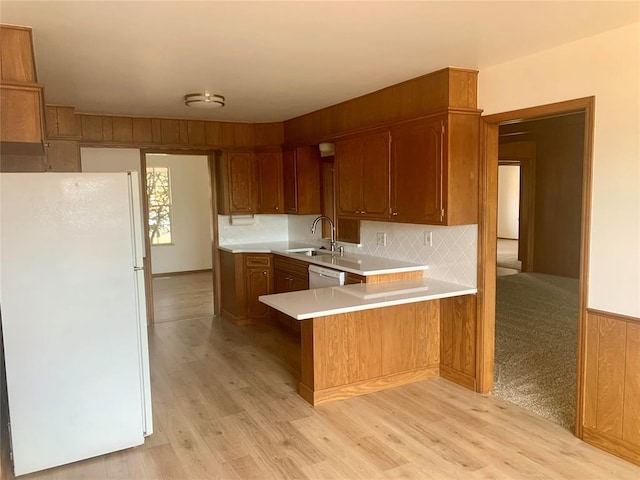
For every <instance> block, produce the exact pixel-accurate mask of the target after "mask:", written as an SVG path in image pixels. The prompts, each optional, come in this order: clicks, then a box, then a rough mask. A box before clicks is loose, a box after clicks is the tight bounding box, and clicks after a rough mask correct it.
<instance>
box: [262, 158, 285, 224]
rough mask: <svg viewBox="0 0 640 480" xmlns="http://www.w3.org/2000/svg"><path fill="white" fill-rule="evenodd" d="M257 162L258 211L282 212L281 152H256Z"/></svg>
mask: <svg viewBox="0 0 640 480" xmlns="http://www.w3.org/2000/svg"><path fill="white" fill-rule="evenodd" d="M257 164H258V178H259V182H258V183H259V194H260V195H259V201H258V212H260V213H284V207H283V191H282V177H283V172H282V153H280V152H264V153H258V155H257Z"/></svg>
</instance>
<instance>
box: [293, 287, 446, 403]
mask: <svg viewBox="0 0 640 480" xmlns="http://www.w3.org/2000/svg"><path fill="white" fill-rule="evenodd" d="M439 306H440V302H439V301H438V300H434V301H429V302H420V303H411V304H407V305H396V306H391V307H385V308H379V309H374V310H364V311H360V312H350V313H344V314H339V315H328V316H325V317H319V318H314V319H312V320H305V321H303V322H302V331H301V341H302V365H301V370H302V371H301V382H300V387H299V392H300V395H302V396H303V397H304V398H305V399H306V400H307V401H309V402H310V403H312V404H314V405H318V404H320V403H325V402H330V401H334V400H340V399H345V398H349V397H353V396H357V395H363V394H366V393H370V392H374V391H378V390H382V389H384V388H390V387H394V386H397V385H402V384H404V383H409V382H414V381H417V380H421V379H423V378H427V377H430V376H436V375H437V374H438V361H439V357H440V349H439V338H440V332H439V330H440V325H439V320H438V317H439Z"/></svg>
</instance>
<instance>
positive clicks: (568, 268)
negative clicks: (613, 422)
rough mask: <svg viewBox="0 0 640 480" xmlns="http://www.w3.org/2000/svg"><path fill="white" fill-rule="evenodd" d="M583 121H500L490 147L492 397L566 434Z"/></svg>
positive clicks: (570, 424) (578, 116) (571, 400)
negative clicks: (495, 162) (495, 171)
mask: <svg viewBox="0 0 640 480" xmlns="http://www.w3.org/2000/svg"><path fill="white" fill-rule="evenodd" d="M584 120H585V118H584V112H578V113H573V114H569V115H559V116H555V117H551V118H541V119H532V120H526V121H522V122H519V123H510V124H505V125H500V129H499V150H498V159H499V175H498V197H499V198H498V225H497V235H498V237H499V238H498V248H497V259H496V265H497V272H496V274H497V277H496V325H495V370H494V390H493V395H494V396H497V397H500V398H503V399H505V400H507V401H509V402H512V403H515V404H517V405H519V406H521V407H523V408H525V409H527V410H529V411H531V412H533V413H535V414H538V415H540V416H542V417H545V418H547V419H549V420H550V421H552V422H555V423H557V424H559V425H561V426H563V427H565V428H567V429H570V430H573V428H574V426H575V413H576V375H577V349H578V347H577V346H578V323H579V295H580V284H579V277H580V258H581V250H580V249H581V228H582V227H581V226H582V189H583V182H582V178H583V163H584ZM502 166H509V167H512V168H511V169H510V170H507V169H504V170H501V169H500V167H502ZM502 182H504V183H505V184H502ZM507 182H510V184H509V185H506V183H507Z"/></svg>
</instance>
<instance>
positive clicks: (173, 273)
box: [151, 268, 213, 278]
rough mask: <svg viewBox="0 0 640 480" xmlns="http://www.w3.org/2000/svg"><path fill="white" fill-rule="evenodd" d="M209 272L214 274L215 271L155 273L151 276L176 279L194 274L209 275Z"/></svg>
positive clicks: (209, 269) (207, 269)
mask: <svg viewBox="0 0 640 480" xmlns="http://www.w3.org/2000/svg"><path fill="white" fill-rule="evenodd" d="M207 272H211V273H213V269H211V268H205V269H204V270H185V271H183V272H167V273H153V274H152V275H151V276H152V277H153V278H156V277H175V276H178V275H190V274H192V273H207Z"/></svg>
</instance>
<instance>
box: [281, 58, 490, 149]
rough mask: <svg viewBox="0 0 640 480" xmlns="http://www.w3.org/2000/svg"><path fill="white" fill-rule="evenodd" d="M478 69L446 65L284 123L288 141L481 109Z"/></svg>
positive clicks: (313, 140)
mask: <svg viewBox="0 0 640 480" xmlns="http://www.w3.org/2000/svg"><path fill="white" fill-rule="evenodd" d="M477 78H478V72H477V71H476V70H466V69H459V68H445V69H443V70H438V71H436V72H432V73H429V74H427V75H423V76H421V77H418V78H414V79H412V80H407V81H406V82H402V83H398V84H396V85H392V86H390V87H387V88H383V89H382V90H378V91H376V92H373V93H369V94H367V95H363V96H361V97H357V98H354V99H351V100H347V101H346V102H342V103H338V104H336V105H332V106H330V107H327V108H323V109H321V110H317V111H315V112H311V113H308V114H306V115H302V116H300V117H296V118H293V119H291V120H287V121H286V122H284V141H285V143H286V144H304V143H317V142H320V141H324V140H329V139H331V138H334V137H337V136H340V135H344V134H347V133H350V132H354V131H357V130H359V129H363V128H368V127H374V126H377V125H382V124H386V123H392V122H398V121H402V120H408V119H411V118H417V117H421V116H424V115H428V114H430V113H435V112H438V111H442V110H445V109H447V108H453V109H456V108H457V109H472V110H475V109H476V108H477V101H476V98H477Z"/></svg>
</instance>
